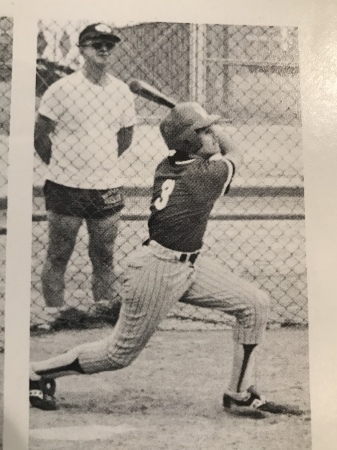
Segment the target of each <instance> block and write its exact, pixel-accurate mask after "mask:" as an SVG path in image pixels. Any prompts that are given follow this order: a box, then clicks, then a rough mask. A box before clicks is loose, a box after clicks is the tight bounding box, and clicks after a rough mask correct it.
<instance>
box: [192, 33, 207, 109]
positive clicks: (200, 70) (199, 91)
mask: <svg viewBox="0 0 337 450" xmlns="http://www.w3.org/2000/svg"><path fill="white" fill-rule="evenodd" d="M205 52H206V25H199V24H191V25H190V100H191V101H195V102H199V103H201V104H202V105H205V103H206V67H205Z"/></svg>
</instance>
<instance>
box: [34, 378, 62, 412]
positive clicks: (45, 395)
mask: <svg viewBox="0 0 337 450" xmlns="http://www.w3.org/2000/svg"><path fill="white" fill-rule="evenodd" d="M55 391H56V382H55V380H54V379H50V380H44V379H42V378H41V379H40V380H29V401H30V404H31V406H33V407H34V408H38V409H43V410H44V411H55V410H56V409H57V405H56V400H55V397H54V394H55Z"/></svg>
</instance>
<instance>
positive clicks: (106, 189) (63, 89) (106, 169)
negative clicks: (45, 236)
mask: <svg viewBox="0 0 337 450" xmlns="http://www.w3.org/2000/svg"><path fill="white" fill-rule="evenodd" d="M119 41H120V38H119V37H117V36H116V35H115V34H114V33H113V30H112V28H111V27H110V26H108V25H106V24H93V25H89V26H87V27H86V28H85V29H84V30H83V31H82V32H81V33H80V35H79V42H78V47H79V51H80V53H81V55H82V57H83V59H84V65H83V67H82V68H81V69H80V70H79V71H77V72H75V73H72V74H71V75H68V76H65V77H64V78H62V79H60V80H58V81H56V82H55V83H54V84H52V85H51V86H50V87H49V88H48V89H47V91H46V92H45V93H44V95H43V97H42V99H41V103H40V106H39V110H38V116H37V121H36V127H35V138H34V144H35V149H36V151H37V153H38V155H39V156H40V158H41V159H42V161H43V162H44V163H45V164H47V165H48V169H49V170H48V174H47V176H46V182H45V186H44V194H45V201H46V209H47V213H48V222H49V245H48V251H47V258H46V261H45V264H44V268H43V272H42V287H43V295H44V298H45V302H46V305H47V306H48V307H51V308H53V310H54V308H57V309H59V308H60V307H63V306H64V274H65V270H66V267H67V264H68V261H69V259H70V256H71V254H72V252H73V250H74V245H75V241H76V237H77V234H78V230H79V228H80V226H81V224H82V222H83V220H85V221H86V224H87V229H88V233H89V257H90V260H91V262H92V266H93V277H92V290H93V298H94V301H95V302H102V301H103V302H106V301H108V300H111V299H112V298H113V295H114V294H113V283H114V279H115V275H114V270H113V247H114V242H115V238H116V234H117V229H118V222H119V218H120V211H121V209H122V208H123V206H124V201H123V192H122V183H123V181H122V174H121V171H120V169H119V167H118V157H119V156H120V155H121V154H122V153H123V152H124V151H125V150H126V149H127V148H129V147H130V145H131V142H132V136H133V126H134V124H135V122H136V113H135V106H134V96H133V94H132V93H131V91H130V90H129V87H128V86H127V85H126V84H125V83H124V82H122V81H120V80H118V79H117V78H115V77H114V76H112V75H111V74H109V72H108V70H109V69H110V67H111V64H112V62H113V49H114V47H115V45H116V44H117V43H118V42H119Z"/></svg>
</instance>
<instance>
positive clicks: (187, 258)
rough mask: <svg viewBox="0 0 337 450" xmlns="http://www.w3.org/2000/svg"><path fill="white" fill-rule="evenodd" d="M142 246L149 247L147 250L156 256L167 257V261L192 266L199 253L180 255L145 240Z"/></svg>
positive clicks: (149, 240) (154, 242)
mask: <svg viewBox="0 0 337 450" xmlns="http://www.w3.org/2000/svg"><path fill="white" fill-rule="evenodd" d="M143 245H145V246H147V247H149V249H150V250H151V251H152V252H153V253H154V254H156V255H159V256H164V257H167V258H168V259H171V258H173V259H178V260H179V261H180V262H182V263H184V262H190V263H191V264H194V263H195V261H196V259H197V258H198V256H199V253H200V252H199V251H197V252H194V253H182V252H177V251H176V250H171V249H170V248H167V247H164V246H162V245H160V244H159V243H158V242H157V241H154V240H151V239H147V240H146V241H145V242H143Z"/></svg>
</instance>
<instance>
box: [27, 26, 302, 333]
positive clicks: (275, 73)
mask: <svg viewBox="0 0 337 450" xmlns="http://www.w3.org/2000/svg"><path fill="white" fill-rule="evenodd" d="M87 24H88V22H83V21H82V22H56V21H48V22H47V21H41V22H40V23H39V34H38V39H37V41H38V46H37V47H38V64H37V86H36V93H37V107H38V106H39V104H40V99H41V95H42V94H43V93H44V92H45V90H46V88H47V87H48V86H49V85H50V84H51V83H53V82H54V81H55V80H57V79H58V78H60V77H63V76H67V75H68V74H70V73H72V72H73V71H75V72H76V71H77V70H78V69H79V68H80V67H81V63H82V60H81V56H80V54H79V51H78V48H77V42H78V34H79V31H80V30H81V29H83V27H84V26H85V25H87ZM115 29H116V34H117V35H118V36H119V37H120V38H121V42H120V43H119V44H118V45H117V46H116V47H115V48H114V50H113V54H114V63H113V65H112V74H113V75H114V76H115V77H117V78H118V79H120V80H122V81H124V82H125V83H129V82H130V81H131V80H132V79H134V78H137V79H142V80H144V81H146V82H148V83H149V84H151V85H153V86H155V87H156V88H158V89H160V90H161V91H162V92H163V93H165V94H166V95H168V96H170V97H172V98H173V99H175V100H177V101H198V102H200V103H201V104H202V105H203V106H204V107H205V108H206V109H207V110H208V112H210V113H215V114H221V115H222V116H224V117H225V118H226V124H225V128H226V131H227V132H228V134H229V135H230V136H231V137H232V139H233V141H234V142H235V143H236V144H237V145H238V147H239V149H240V151H241V152H242V155H243V162H242V164H241V166H240V167H238V168H237V174H236V177H235V178H234V181H233V183H232V188H231V192H230V195H229V196H226V197H225V198H223V199H219V200H218V202H217V203H216V206H215V208H214V211H213V213H212V216H211V219H212V220H211V221H210V223H209V226H208V229H207V233H206V236H205V250H206V251H207V252H208V253H209V254H211V255H213V256H215V257H216V258H218V259H220V260H221V261H222V262H223V263H224V265H225V266H227V267H228V268H230V269H231V270H232V271H233V272H235V273H236V274H238V275H240V276H243V277H244V278H246V279H248V280H251V281H254V282H255V283H256V285H257V286H259V287H261V288H262V289H264V290H266V291H267V292H269V293H270V296H271V299H272V314H271V318H270V322H271V323H279V324H283V325H285V324H303V323H304V324H306V323H307V318H308V317H307V293H306V266H305V237H304V204H303V203H304V202H303V167H302V148H301V118H300V95H299V66H298V46H297V29H296V28H290V27H262V26H227V25H194V24H183V23H140V24H133V25H131V26H129V25H127V26H119V27H118V28H115ZM71 80H77V78H72V79H71ZM71 83H73V84H72V85H71ZM67 86H68V87H67V89H68V90H67V91H66V92H67V94H66V96H65V95H64V94H63V99H64V98H65V97H67V98H66V100H65V101H66V102H67V108H71V107H72V102H77V103H76V105H77V106H76V108H77V115H78V116H80V118H76V117H75V118H74V116H71V118H69V123H68V126H69V127H70V128H71V127H73V130H74V135H73V140H72V141H70V140H69V142H71V144H69V142H67V145H68V150H67V151H64V152H63V155H66V156H65V158H64V159H63V160H62V162H61V163H60V165H59V167H60V178H62V177H63V179H64V174H65V173H68V174H69V173H71V170H72V168H75V169H76V170H77V171H78V170H79V171H81V170H83V171H85V173H86V174H87V175H88V177H89V176H91V175H92V174H94V172H95V170H96V168H97V167H98V166H99V164H103V165H104V163H105V162H104V158H102V154H104V151H105V152H109V145H111V142H109V141H108V139H107V140H106V144H105V148H104V150H103V153H102V152H101V153H100V154H99V155H97V154H95V155H94V156H90V152H92V149H91V147H90V146H92V145H93V143H94V142H95V143H97V141H99V142H103V141H104V139H105V138H106V135H104V133H105V130H104V125H103V122H106V121H109V114H111V112H110V111H107V110H105V109H104V108H105V106H106V105H105V104H104V101H105V100H102V99H101V98H100V97H97V96H95V94H94V93H92V92H89V91H90V89H91V88H90V86H89V84H87V90H88V92H86V93H84V94H83V89H82V86H79V85H78V84H76V83H75V82H73V81H71V82H70V83H68V84H67ZM81 96H83V98H84V97H85V98H86V99H88V98H91V101H90V102H89V103H88V102H87V100H84V101H83V102H82V108H79V107H78V105H79V104H80V103H78V98H79V97H81ZM58 98H62V95H59V94H58V92H57V91H55V89H54V108H55V109H57V107H58V105H57V99H58ZM55 102H56V103H55ZM86 102H87V103H86ZM51 103H53V102H52V101H51ZM135 103H136V112H137V125H136V126H135V133H134V138H133V142H132V145H131V148H129V149H128V150H127V151H126V152H125V153H124V154H123V155H122V156H121V157H120V158H119V162H118V164H119V167H120V168H121V171H122V173H123V176H124V178H125V193H126V199H125V201H126V205H125V208H124V209H123V210H122V216H121V219H122V220H121V223H120V226H119V231H118V234H117V238H116V241H115V246H114V266H115V273H116V275H117V280H116V282H115V286H117V291H118V284H119V280H120V277H121V274H122V272H123V269H124V262H125V257H126V256H127V255H128V254H129V252H130V251H131V250H132V249H134V248H135V247H137V246H139V245H140V244H141V243H142V241H144V240H145V239H146V237H147V225H146V222H147V220H146V219H147V218H148V213H149V204H150V197H149V195H150V186H151V183H152V179H153V174H154V169H155V167H156V165H157V163H158V162H159V161H160V160H161V159H162V158H163V157H164V156H166V155H167V148H166V147H165V145H164V142H163V140H162V138H161V136H160V133H159V127H158V124H159V122H160V119H161V118H162V117H163V116H164V115H166V114H167V112H168V110H167V109H166V108H165V107H163V106H158V105H157V104H155V103H152V102H150V101H147V100H145V99H143V98H140V97H137V98H136V99H135ZM76 108H75V109H76ZM88 111H89V112H88ZM75 116H76V114H75ZM52 117H54V116H52ZM88 118H89V119H90V118H91V119H90V120H91V121H92V123H93V122H95V121H96V123H95V127H94V128H95V132H96V134H95V136H94V135H92V136H94V137H93V138H92V139H93V140H92V141H90V139H89V140H88V141H87V147H86V145H85V144H83V142H84V141H83V142H81V143H80V145H81V146H82V150H81V155H82V156H78V155H79V153H78V151H77V153H76V152H74V151H73V147H72V146H74V147H76V146H77V145H79V142H78V141H75V140H74V139H75V137H74V136H78V132H79V131H80V132H81V130H80V126H81V125H80V124H81V121H82V123H83V122H85V121H86V120H87V119H88ZM71 121H73V122H74V123H71ZM99 130H103V131H101V134H100V132H99ZM63 144H64V143H63ZM60 146H62V142H61V143H60ZM103 147H104V145H103ZM90 158H91V159H90ZM105 158H107V159H109V158H110V156H109V154H108V153H107V154H106V156H105ZM98 160H99V161H100V162H99V163H98V162H97V161H98ZM107 167H110V166H109V163H108V164H107ZM45 172H46V166H45V165H44V164H43V163H41V161H40V159H39V158H38V157H36V164H35V183H34V216H33V221H34V222H33V234H34V236H33V257H32V261H33V264H32V316H31V323H32V325H35V324H39V323H44V320H45V319H44V311H45V299H44V298H43V295H42V284H41V274H42V270H43V264H44V262H45V260H46V249H47V245H48V230H47V227H48V225H47V217H46V212H45V206H44V199H43V193H42V186H43V176H44V174H45ZM88 245H89V237H88V231H87V227H86V226H85V223H83V224H82V226H81V227H80V229H79V233H78V237H77V240H76V244H75V248H74V251H73V253H72V255H71V257H70V261H69V264H68V266H67V269H66V273H65V304H66V305H69V306H72V307H74V308H76V309H77V311H80V310H81V309H85V308H88V307H90V305H92V304H93V302H94V300H93V294H92V289H91V287H92V286H91V272H92V267H91V264H90V258H89V256H88ZM172 316H174V317H180V318H185V319H188V318H190V319H193V320H199V319H200V320H203V321H206V322H217V323H219V322H220V323H226V322H227V321H228V317H225V316H224V315H222V314H221V313H215V312H213V311H209V310H206V309H197V308H194V307H188V306H186V305H178V307H177V308H176V310H175V311H173V313H172Z"/></svg>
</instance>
